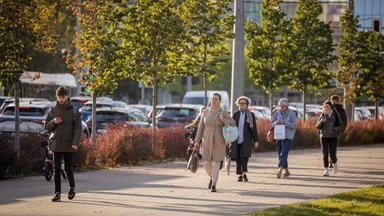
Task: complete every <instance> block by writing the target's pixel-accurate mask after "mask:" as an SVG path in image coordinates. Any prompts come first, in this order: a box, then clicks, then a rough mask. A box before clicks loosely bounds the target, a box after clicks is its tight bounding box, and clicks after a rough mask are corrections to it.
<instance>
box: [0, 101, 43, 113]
mask: <svg viewBox="0 0 384 216" xmlns="http://www.w3.org/2000/svg"><path fill="white" fill-rule="evenodd" d="M14 102H15V98H13V97H9V98H7V99H5V100H4V101H3V104H2V105H1V107H0V114H1V113H2V112H3V111H4V109H5V107H6V106H8V105H9V104H12V103H14ZM19 102H20V103H23V102H31V103H32V102H47V103H48V102H50V101H49V100H48V99H45V98H19Z"/></svg>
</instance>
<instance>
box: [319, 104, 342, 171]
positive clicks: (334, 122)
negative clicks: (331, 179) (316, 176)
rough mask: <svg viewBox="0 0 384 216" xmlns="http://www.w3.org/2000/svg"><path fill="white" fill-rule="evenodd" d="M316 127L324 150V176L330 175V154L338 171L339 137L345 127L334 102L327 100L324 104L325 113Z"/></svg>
mask: <svg viewBox="0 0 384 216" xmlns="http://www.w3.org/2000/svg"><path fill="white" fill-rule="evenodd" d="M316 128H317V129H318V130H319V133H320V143H321V149H322V151H323V162H324V173H323V176H329V172H328V167H329V163H328V156H329V155H330V157H331V160H332V164H333V172H334V174H336V173H337V172H338V165H337V138H338V136H339V134H340V132H341V131H342V129H343V128H344V123H343V121H342V120H341V118H340V115H339V113H338V112H337V110H336V108H335V107H333V105H332V102H331V101H329V100H326V101H325V102H324V104H323V113H322V114H321V116H320V117H319V119H318V121H317V123H316Z"/></svg>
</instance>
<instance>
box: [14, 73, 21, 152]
mask: <svg viewBox="0 0 384 216" xmlns="http://www.w3.org/2000/svg"><path fill="white" fill-rule="evenodd" d="M13 82H14V85H15V150H16V153H17V154H16V157H17V159H19V158H20V94H19V90H20V76H19V77H17V78H15V79H14V80H13Z"/></svg>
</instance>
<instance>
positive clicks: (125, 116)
mask: <svg viewBox="0 0 384 216" xmlns="http://www.w3.org/2000/svg"><path fill="white" fill-rule="evenodd" d="M116 123H124V124H129V125H134V126H138V127H149V126H150V124H149V121H148V118H147V117H146V116H145V114H144V113H143V112H142V111H141V110H138V109H131V108H99V109H97V110H96V132H97V133H104V132H105V127H106V126H108V125H110V124H116ZM86 124H87V126H88V128H89V130H91V127H92V118H89V119H88V121H87V122H86Z"/></svg>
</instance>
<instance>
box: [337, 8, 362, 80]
mask: <svg viewBox="0 0 384 216" xmlns="http://www.w3.org/2000/svg"><path fill="white" fill-rule="evenodd" d="M340 22H341V28H342V31H343V35H342V36H341V38H340V41H339V44H338V48H339V49H338V63H339V66H340V69H339V70H338V71H337V74H336V79H337V80H338V81H339V82H340V83H342V84H344V85H347V84H349V83H351V82H352V80H353V74H354V73H356V72H357V69H358V65H357V62H358V59H359V56H358V55H357V52H356V51H357V49H358V47H359V44H360V43H359V41H358V37H359V32H358V30H357V28H358V23H359V19H358V18H355V17H354V11H353V10H346V12H345V14H344V15H343V16H342V17H340Z"/></svg>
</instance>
